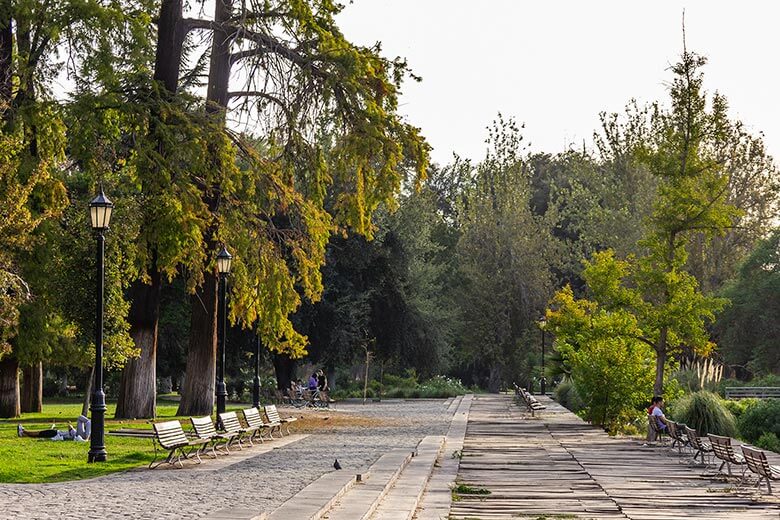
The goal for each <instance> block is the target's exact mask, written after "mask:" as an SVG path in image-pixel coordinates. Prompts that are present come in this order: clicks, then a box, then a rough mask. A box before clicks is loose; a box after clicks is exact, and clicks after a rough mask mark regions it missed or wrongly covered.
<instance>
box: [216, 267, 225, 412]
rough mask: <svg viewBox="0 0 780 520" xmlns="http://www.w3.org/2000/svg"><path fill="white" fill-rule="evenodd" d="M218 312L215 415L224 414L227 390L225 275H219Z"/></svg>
mask: <svg viewBox="0 0 780 520" xmlns="http://www.w3.org/2000/svg"><path fill="white" fill-rule="evenodd" d="M219 279H220V280H219V281H220V283H219V310H218V314H217V328H218V329H219V330H218V331H217V338H218V339H219V372H217V413H218V414H220V413H225V401H226V400H227V388H226V387H225V333H226V328H227V327H226V324H227V321H226V317H227V316H226V315H227V312H226V311H227V302H226V291H225V286H226V285H227V273H221V274H220V275H219Z"/></svg>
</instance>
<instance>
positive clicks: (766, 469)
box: [742, 446, 780, 495]
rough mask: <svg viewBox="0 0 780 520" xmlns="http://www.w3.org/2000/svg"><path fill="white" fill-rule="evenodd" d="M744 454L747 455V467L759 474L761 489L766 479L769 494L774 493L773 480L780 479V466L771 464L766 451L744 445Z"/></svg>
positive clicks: (757, 483)
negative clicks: (762, 482)
mask: <svg viewBox="0 0 780 520" xmlns="http://www.w3.org/2000/svg"><path fill="white" fill-rule="evenodd" d="M742 454H743V455H744V456H745V462H746V463H747V467H748V468H749V469H750V471H752V472H753V473H755V474H756V475H758V482H756V487H757V488H759V489H761V481H762V480H766V487H767V489H768V490H769V494H770V495H771V494H772V482H771V481H772V480H780V467H778V466H771V465H770V464H769V461H768V460H767V459H766V453H764V452H763V451H761V450H757V449H756V448H751V447H750V446H742Z"/></svg>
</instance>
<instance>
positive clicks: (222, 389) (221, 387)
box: [216, 381, 227, 414]
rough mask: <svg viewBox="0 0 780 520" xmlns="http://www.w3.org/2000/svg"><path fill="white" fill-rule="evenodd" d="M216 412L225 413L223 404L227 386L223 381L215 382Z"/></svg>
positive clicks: (225, 400) (225, 399)
mask: <svg viewBox="0 0 780 520" xmlns="http://www.w3.org/2000/svg"><path fill="white" fill-rule="evenodd" d="M216 393H217V413H218V414H219V413H225V404H226V402H227V387H226V386H225V382H224V381H218V382H217V392H216Z"/></svg>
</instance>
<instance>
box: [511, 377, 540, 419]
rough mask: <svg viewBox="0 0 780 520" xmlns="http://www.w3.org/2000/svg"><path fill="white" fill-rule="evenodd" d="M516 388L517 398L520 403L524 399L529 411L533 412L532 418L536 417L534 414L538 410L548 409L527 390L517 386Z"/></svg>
mask: <svg viewBox="0 0 780 520" xmlns="http://www.w3.org/2000/svg"><path fill="white" fill-rule="evenodd" d="M514 386H515V397H518V398H519V399H518V401H519V400H521V399H522V401H523V403H524V404H525V406H526V407H527V408H528V411H529V412H531V417H534V414H535V413H536V411H538V410H545V409H547V407H546V406H545V405H543V404H542V403H540V402H539V401H537V400H536V397H534V396H532V395H531V394H530V393H528V391H527V390H526V389H525V388H522V387H520V386H518V385H517V384H515V385H514Z"/></svg>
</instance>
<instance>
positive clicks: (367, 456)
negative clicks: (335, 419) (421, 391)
mask: <svg viewBox="0 0 780 520" xmlns="http://www.w3.org/2000/svg"><path fill="white" fill-rule="evenodd" d="M451 403H452V399H449V400H444V399H440V400H423V399H420V400H412V401H404V400H397V399H393V400H387V401H382V402H381V403H369V404H367V405H365V406H363V405H361V404H358V403H339V404H338V405H337V406H336V410H322V411H316V412H313V413H315V414H316V415H317V416H321V417H322V418H323V419H324V418H325V417H328V416H333V415H334V414H355V415H356V416H360V417H368V418H372V417H373V418H376V419H377V420H378V422H379V424H380V425H379V426H371V427H364V426H360V427H348V428H339V429H333V430H329V429H328V428H327V427H326V425H327V424H328V422H327V421H324V420H323V422H322V424H323V429H322V431H315V432H312V433H311V434H310V435H308V436H303V435H301V436H297V437H292V438H290V437H285V441H286V442H285V443H284V445H282V443H280V442H278V440H277V441H271V442H266V443H265V445H263V446H264V447H258V448H250V449H248V450H245V451H244V452H243V454H242V452H239V455H237V456H235V457H233V456H228V457H220V458H219V459H218V460H217V461H214V460H210V459H205V460H204V463H203V464H202V465H200V466H194V465H190V464H185V468H184V469H164V468H159V469H156V470H151V471H150V470H146V469H139V470H134V471H128V472H122V473H116V474H113V475H108V476H106V477H100V478H95V479H90V480H81V481H75V482H61V483H56V484H0V520H16V519H25V520H44V519H73V520H86V519H101V520H103V519H155V520H156V519H194V518H211V517H213V516H214V515H215V513H217V512H220V511H230V510H239V509H240V510H244V511H254V512H256V513H258V514H259V513H262V512H271V511H274V510H275V509H276V508H277V507H279V506H280V505H281V504H282V503H284V502H285V501H286V500H287V499H288V498H290V497H291V496H293V495H295V494H296V493H298V492H299V491H300V490H301V489H303V488H304V487H306V486H307V485H309V484H310V483H312V482H313V481H315V480H316V479H318V478H319V477H321V476H322V475H324V474H326V473H329V472H332V471H333V468H332V465H333V461H334V459H335V458H338V459H339V462H340V463H341V465H342V467H343V468H344V471H343V472H341V473H347V472H354V470H355V469H356V468H362V467H366V466H369V465H370V464H372V463H373V462H374V461H376V460H377V459H378V458H379V457H380V456H381V455H383V454H385V453H387V452H388V451H391V450H393V449H406V450H408V451H410V452H411V450H414V449H415V448H416V446H417V445H418V443H419V442H420V439H421V438H423V437H424V436H426V435H444V434H445V433H446V432H447V430H448V428H449V425H450V422H451V419H452V416H453V413H454V408H452V407H450V404H451ZM284 412H287V413H291V410H289V409H288V410H284V411H283V413H284ZM294 429H295V428H293V430H294ZM110 442H111V437H110V436H109V437H108V438H107V444H108V445H109V456H110ZM274 446H276V448H274V449H272V450H270V451H269V449H268V448H271V447H274ZM0 463H2V462H0ZM353 474H354V473H353ZM290 520H298V519H290Z"/></svg>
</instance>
